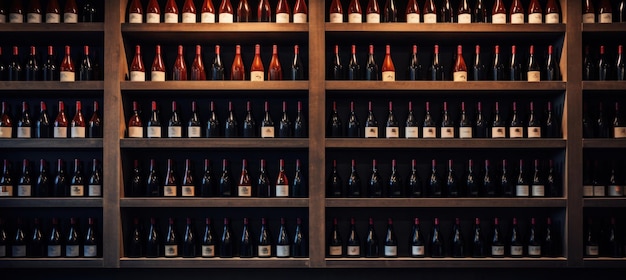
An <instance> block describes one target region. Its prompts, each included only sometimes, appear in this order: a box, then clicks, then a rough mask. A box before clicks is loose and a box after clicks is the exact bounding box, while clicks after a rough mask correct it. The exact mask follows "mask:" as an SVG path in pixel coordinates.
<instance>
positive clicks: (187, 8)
mask: <svg viewBox="0 0 626 280" xmlns="http://www.w3.org/2000/svg"><path fill="white" fill-rule="evenodd" d="M181 12H182V13H183V15H182V23H196V6H195V5H194V3H193V1H192V0H185V3H183V9H182V11H181Z"/></svg>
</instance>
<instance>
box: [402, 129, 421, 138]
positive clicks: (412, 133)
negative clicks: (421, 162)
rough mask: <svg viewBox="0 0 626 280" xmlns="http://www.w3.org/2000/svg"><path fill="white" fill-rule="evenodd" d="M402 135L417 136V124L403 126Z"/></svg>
mask: <svg viewBox="0 0 626 280" xmlns="http://www.w3.org/2000/svg"><path fill="white" fill-rule="evenodd" d="M404 137H406V138H418V137H419V127H417V126H409V127H405V128H404Z"/></svg>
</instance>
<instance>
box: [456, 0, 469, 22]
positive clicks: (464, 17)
mask: <svg viewBox="0 0 626 280" xmlns="http://www.w3.org/2000/svg"><path fill="white" fill-rule="evenodd" d="M456 22H457V23H472V11H471V10H470V6H469V3H468V1H467V0H461V1H459V7H458V9H457V10H456Z"/></svg>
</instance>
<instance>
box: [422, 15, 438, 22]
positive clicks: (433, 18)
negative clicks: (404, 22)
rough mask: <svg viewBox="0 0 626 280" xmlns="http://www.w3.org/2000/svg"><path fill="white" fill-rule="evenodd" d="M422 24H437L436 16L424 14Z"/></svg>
mask: <svg viewBox="0 0 626 280" xmlns="http://www.w3.org/2000/svg"><path fill="white" fill-rule="evenodd" d="M424 23H437V14H424Z"/></svg>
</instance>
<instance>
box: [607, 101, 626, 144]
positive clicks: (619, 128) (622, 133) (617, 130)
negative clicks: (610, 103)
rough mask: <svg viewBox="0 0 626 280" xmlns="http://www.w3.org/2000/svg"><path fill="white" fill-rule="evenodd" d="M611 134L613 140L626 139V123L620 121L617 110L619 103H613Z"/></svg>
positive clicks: (620, 117)
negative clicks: (613, 114) (613, 115)
mask: <svg viewBox="0 0 626 280" xmlns="http://www.w3.org/2000/svg"><path fill="white" fill-rule="evenodd" d="M611 126H612V128H613V129H612V131H611V132H612V133H613V138H626V123H625V122H624V121H623V120H622V116H621V114H620V110H619V102H615V117H614V118H613V122H612V124H611Z"/></svg>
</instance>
